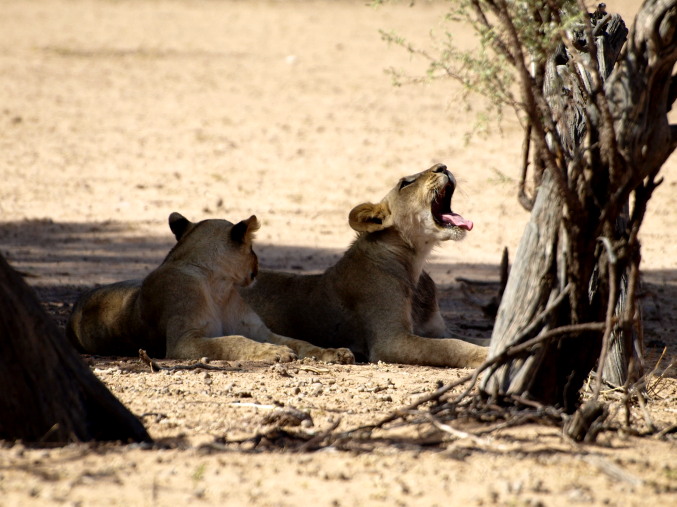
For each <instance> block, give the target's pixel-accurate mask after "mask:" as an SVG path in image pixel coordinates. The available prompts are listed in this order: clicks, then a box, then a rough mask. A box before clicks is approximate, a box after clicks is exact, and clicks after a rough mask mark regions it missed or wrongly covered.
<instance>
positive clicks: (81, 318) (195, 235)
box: [66, 213, 354, 363]
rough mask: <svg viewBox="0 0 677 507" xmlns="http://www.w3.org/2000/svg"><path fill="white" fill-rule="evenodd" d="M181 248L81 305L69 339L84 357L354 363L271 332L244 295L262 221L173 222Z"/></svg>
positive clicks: (176, 217)
mask: <svg viewBox="0 0 677 507" xmlns="http://www.w3.org/2000/svg"><path fill="white" fill-rule="evenodd" d="M169 227H170V228H171V230H172V232H173V233H174V235H175V236H176V239H177V244H176V246H174V248H173V249H172V250H171V251H170V252H169V254H168V255H167V257H166V258H165V260H164V261H163V263H162V264H161V265H160V266H159V267H158V268H157V269H155V270H154V271H152V272H151V273H150V274H149V275H148V276H147V277H146V278H145V279H144V280H129V281H126V282H119V283H115V284H112V285H107V286H104V287H100V288H97V289H94V290H92V291H90V292H88V293H86V294H84V295H83V296H82V297H81V298H80V300H79V301H78V302H77V303H76V305H75V308H74V309H73V313H72V315H71V317H70V319H69V321H68V325H67V327H66V332H67V335H68V337H69V338H70V340H71V342H72V343H73V344H74V345H75V346H76V347H77V348H78V349H79V350H80V351H81V352H86V353H89V354H101V355H136V354H138V351H139V349H140V348H143V349H146V350H147V351H148V353H149V354H151V355H153V356H155V357H169V358H177V359H199V358H201V357H204V356H207V357H209V358H211V359H223V360H268V361H290V360H292V359H294V358H295V357H297V356H299V357H306V356H313V357H316V358H318V359H321V360H324V361H330V362H339V363H352V362H354V357H353V355H352V353H351V352H350V351H349V350H348V349H343V348H339V349H324V348H320V347H316V346H314V345H311V344H310V343H307V342H304V341H301V340H295V339H292V338H287V337H284V336H280V335H277V334H275V333H273V332H271V331H270V330H269V329H268V328H267V327H266V326H265V324H264V323H263V322H262V321H261V319H260V318H259V317H258V316H257V315H256V313H254V311H252V309H251V308H250V307H249V306H248V305H247V303H245V302H244V301H243V300H242V298H241V297H240V295H239V294H238V292H237V290H236V287H244V286H247V285H249V284H251V283H252V281H253V280H254V278H255V276H256V274H257V271H258V260H257V257H256V254H255V253H254V251H253V250H252V240H253V235H254V232H255V231H256V230H257V229H258V228H259V223H258V221H257V219H256V217H255V216H252V217H250V218H248V219H247V220H243V221H242V222H239V223H237V224H235V225H233V224H232V223H230V222H228V221H226V220H204V221H202V222H199V223H192V222H190V221H189V220H187V219H186V218H184V217H183V216H182V215H180V214H179V213H172V214H171V215H170V216H169Z"/></svg>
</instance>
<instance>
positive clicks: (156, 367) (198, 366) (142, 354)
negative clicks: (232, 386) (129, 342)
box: [139, 349, 237, 373]
mask: <svg viewBox="0 0 677 507" xmlns="http://www.w3.org/2000/svg"><path fill="white" fill-rule="evenodd" d="M139 359H141V361H142V362H144V363H146V364H147V365H148V366H150V371H152V372H153V373H156V372H158V371H160V370H169V371H176V370H212V371H237V368H233V367H231V366H214V365H212V364H207V363H204V362H202V360H200V361H198V362H196V363H192V364H175V365H173V366H162V365H160V364H159V363H158V362H157V361H155V360H153V359H151V358H150V357H149V356H148V354H147V353H146V351H145V350H143V349H139Z"/></svg>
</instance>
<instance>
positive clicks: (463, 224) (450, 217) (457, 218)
mask: <svg viewBox="0 0 677 507" xmlns="http://www.w3.org/2000/svg"><path fill="white" fill-rule="evenodd" d="M442 220H443V221H444V222H445V223H450V224H452V225H455V226H456V227H460V228H461V229H465V230H467V231H472V227H473V223H472V220H466V219H465V218H463V217H462V216H461V215H459V214H458V213H449V214H446V215H442Z"/></svg>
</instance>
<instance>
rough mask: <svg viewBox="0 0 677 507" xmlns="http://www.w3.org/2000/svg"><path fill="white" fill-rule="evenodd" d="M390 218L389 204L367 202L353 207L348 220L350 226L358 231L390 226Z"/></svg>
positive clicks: (378, 229) (377, 229) (369, 230)
mask: <svg viewBox="0 0 677 507" xmlns="http://www.w3.org/2000/svg"><path fill="white" fill-rule="evenodd" d="M389 218H390V208H389V207H388V205H387V204H384V203H382V202H381V203H378V204H372V203H370V202H366V203H364V204H360V205H358V206H355V207H354V208H353V209H352V211H351V212H350V215H349V216H348V222H349V223H350V227H352V228H353V229H355V230H356V231H357V232H374V231H380V230H383V229H385V228H386V227H388V226H389V225H390V223H389V222H390V221H389Z"/></svg>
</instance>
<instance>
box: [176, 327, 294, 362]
mask: <svg viewBox="0 0 677 507" xmlns="http://www.w3.org/2000/svg"><path fill="white" fill-rule="evenodd" d="M167 357H168V358H172V359H198V358H201V357H208V358H210V359H216V360H223V361H271V362H289V361H293V360H294V359H296V354H295V353H294V351H293V350H292V349H291V348H289V347H286V346H284V345H275V344H272V343H260V342H257V341H255V340H251V339H249V338H247V337H245V336H240V335H231V336H217V337H214V338H205V337H204V336H195V335H193V334H192V333H186V334H184V335H183V336H181V337H179V338H178V339H176V340H172V341H171V342H170V341H169V340H168V341H167Z"/></svg>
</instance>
